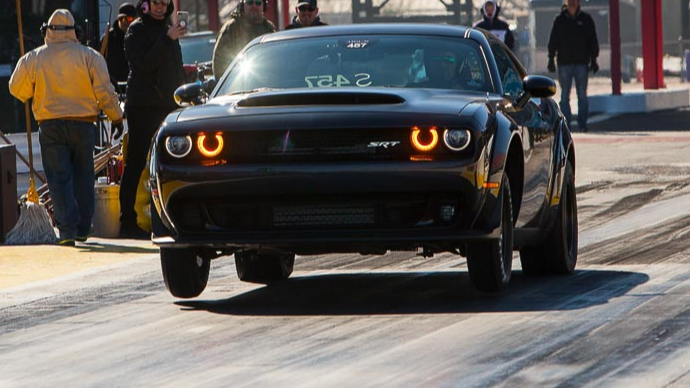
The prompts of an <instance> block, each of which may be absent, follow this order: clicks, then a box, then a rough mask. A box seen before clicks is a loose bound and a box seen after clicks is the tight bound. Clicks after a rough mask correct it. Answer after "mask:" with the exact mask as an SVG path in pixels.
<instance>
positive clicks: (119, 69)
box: [101, 3, 137, 90]
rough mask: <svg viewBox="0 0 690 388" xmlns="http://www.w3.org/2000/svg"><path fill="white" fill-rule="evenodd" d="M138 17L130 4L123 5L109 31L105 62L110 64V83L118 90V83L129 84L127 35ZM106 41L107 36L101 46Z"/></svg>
mask: <svg viewBox="0 0 690 388" xmlns="http://www.w3.org/2000/svg"><path fill="white" fill-rule="evenodd" d="M136 16H137V10H136V8H134V6H133V5H132V4H130V3H122V5H120V8H119V9H118V14H117V20H116V21H115V25H113V26H112V27H111V28H110V30H109V31H108V46H107V49H106V52H105V60H106V63H107V64H108V73H110V82H111V83H112V84H113V85H114V86H115V90H118V87H117V83H118V82H127V76H128V75H129V65H128V64H127V58H125V33H126V32H127V28H129V25H130V24H131V23H132V22H133V21H134V18H135V17H136ZM104 39H105V34H104V35H103V37H102V38H101V45H102V44H103V40H104Z"/></svg>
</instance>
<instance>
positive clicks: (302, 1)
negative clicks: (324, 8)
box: [297, 0, 316, 8]
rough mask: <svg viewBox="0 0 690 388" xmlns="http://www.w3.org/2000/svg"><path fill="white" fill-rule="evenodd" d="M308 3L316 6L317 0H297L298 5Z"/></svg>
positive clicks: (311, 6) (313, 6)
mask: <svg viewBox="0 0 690 388" xmlns="http://www.w3.org/2000/svg"><path fill="white" fill-rule="evenodd" d="M303 5H308V6H309V8H316V0H297V7H301V6H303Z"/></svg>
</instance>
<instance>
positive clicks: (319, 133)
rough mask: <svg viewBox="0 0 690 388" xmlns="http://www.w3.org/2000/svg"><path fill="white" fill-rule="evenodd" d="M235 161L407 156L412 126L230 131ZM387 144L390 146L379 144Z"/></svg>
mask: <svg viewBox="0 0 690 388" xmlns="http://www.w3.org/2000/svg"><path fill="white" fill-rule="evenodd" d="M228 136H231V137H233V138H236V141H232V142H231V144H232V145H233V146H231V148H230V149H229V150H228V152H229V159H228V160H229V161H231V162H269V163H271V162H273V163H276V162H277V163H280V162H300V161H310V162H315V161H340V160H382V159H383V160H386V159H388V160H390V159H406V158H408V157H409V155H410V154H411V153H413V152H412V149H411V146H410V144H409V140H408V138H409V129H402V128H400V129H376V130H374V129H361V128H360V129H343V130H294V131H266V132H253V133H234V134H229V135H228ZM381 143H385V144H386V146H380V145H379V144H381Z"/></svg>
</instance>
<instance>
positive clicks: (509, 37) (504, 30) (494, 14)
mask: <svg viewBox="0 0 690 388" xmlns="http://www.w3.org/2000/svg"><path fill="white" fill-rule="evenodd" d="M499 12H501V7H499V6H498V4H496V2H495V1H493V0H489V1H487V2H485V3H484V6H482V16H483V17H484V19H482V20H480V21H478V22H476V23H474V26H473V27H475V28H483V29H485V30H487V31H489V32H491V33H492V34H494V35H496V36H497V37H498V38H499V39H501V40H502V41H503V43H505V44H506V46H508V48H509V49H511V50H512V49H513V46H514V44H515V37H514V36H513V33H512V32H511V31H510V27H509V26H508V23H506V22H504V21H503V20H501V19H499V18H498V14H499Z"/></svg>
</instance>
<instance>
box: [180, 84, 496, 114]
mask: <svg viewBox="0 0 690 388" xmlns="http://www.w3.org/2000/svg"><path fill="white" fill-rule="evenodd" d="M486 101H487V95H486V93H474V92H458V91H451V90H435V89H394V88H388V89H383V88H379V89H357V88H352V89H351V88H341V89H318V90H314V89H291V90H272V91H259V92H253V93H247V94H238V95H232V96H220V97H216V98H214V99H211V100H210V101H209V102H208V103H206V104H205V105H200V106H194V107H190V108H187V109H184V110H182V111H180V112H179V114H178V115H177V117H176V120H174V121H177V122H188V121H198V120H214V121H215V120H217V119H222V118H225V119H229V118H232V117H237V118H238V119H240V118H243V119H244V118H248V117H247V116H262V117H263V118H266V119H268V117H270V116H272V115H276V116H279V117H282V118H283V119H285V117H286V115H305V114H307V115H310V116H320V117H324V116H327V115H336V116H342V117H347V115H350V114H353V113H357V114H358V115H361V114H364V115H365V116H368V115H367V113H370V114H372V115H392V116H400V115H404V116H409V115H414V116H419V115H453V116H456V115H458V114H460V112H462V111H463V110H465V109H466V108H467V107H468V106H469V105H472V104H474V105H477V104H480V105H484V104H485V103H486Z"/></svg>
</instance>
